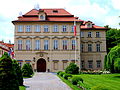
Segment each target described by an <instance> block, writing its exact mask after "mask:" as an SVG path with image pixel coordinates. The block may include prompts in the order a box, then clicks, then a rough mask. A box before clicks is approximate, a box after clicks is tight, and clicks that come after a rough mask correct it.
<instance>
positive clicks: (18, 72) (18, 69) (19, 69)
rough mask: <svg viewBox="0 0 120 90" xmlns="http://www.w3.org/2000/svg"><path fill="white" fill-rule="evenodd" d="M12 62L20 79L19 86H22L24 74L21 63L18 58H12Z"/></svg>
mask: <svg viewBox="0 0 120 90" xmlns="http://www.w3.org/2000/svg"><path fill="white" fill-rule="evenodd" d="M12 63H13V66H14V70H15V72H16V74H17V80H18V83H19V86H22V85H23V76H22V71H21V68H20V66H19V63H18V62H17V61H16V60H12Z"/></svg>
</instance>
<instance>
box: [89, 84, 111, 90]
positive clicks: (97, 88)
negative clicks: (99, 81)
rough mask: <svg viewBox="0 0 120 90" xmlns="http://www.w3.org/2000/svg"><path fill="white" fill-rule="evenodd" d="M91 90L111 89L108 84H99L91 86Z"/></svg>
mask: <svg viewBox="0 0 120 90" xmlns="http://www.w3.org/2000/svg"><path fill="white" fill-rule="evenodd" d="M91 90H109V89H108V88H107V87H106V86H103V85H97V86H94V87H92V88H91Z"/></svg>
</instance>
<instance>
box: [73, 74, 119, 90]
mask: <svg viewBox="0 0 120 90" xmlns="http://www.w3.org/2000/svg"><path fill="white" fill-rule="evenodd" d="M73 76H80V77H81V78H83V80H84V83H83V84H81V86H84V87H85V88H88V89H90V88H91V87H94V86H96V85H101V86H105V87H107V88H108V89H109V90H120V74H102V75H89V74H81V75H73Z"/></svg>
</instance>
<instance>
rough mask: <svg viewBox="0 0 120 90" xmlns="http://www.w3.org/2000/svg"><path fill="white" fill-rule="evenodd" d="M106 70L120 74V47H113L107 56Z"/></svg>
mask: <svg viewBox="0 0 120 90" xmlns="http://www.w3.org/2000/svg"><path fill="white" fill-rule="evenodd" d="M105 65H106V66H105V68H106V69H107V70H110V72H112V73H114V72H120V46H119V45H117V46H115V47H113V48H112V49H111V50H110V52H109V53H108V55H107V60H106V63H105Z"/></svg>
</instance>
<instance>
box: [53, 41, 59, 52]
mask: <svg viewBox="0 0 120 90" xmlns="http://www.w3.org/2000/svg"><path fill="white" fill-rule="evenodd" d="M53 49H54V50H58V40H54V41H53Z"/></svg>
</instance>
